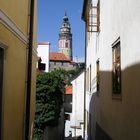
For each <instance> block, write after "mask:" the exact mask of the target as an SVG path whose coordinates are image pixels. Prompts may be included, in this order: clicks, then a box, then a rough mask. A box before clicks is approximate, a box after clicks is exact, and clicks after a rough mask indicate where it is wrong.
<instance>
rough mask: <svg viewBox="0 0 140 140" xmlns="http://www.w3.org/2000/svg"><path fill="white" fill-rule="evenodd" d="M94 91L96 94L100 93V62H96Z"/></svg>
mask: <svg viewBox="0 0 140 140" xmlns="http://www.w3.org/2000/svg"><path fill="white" fill-rule="evenodd" d="M96 89H97V92H99V91H100V61H99V59H98V60H97V61H96Z"/></svg>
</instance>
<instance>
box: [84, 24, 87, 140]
mask: <svg viewBox="0 0 140 140" xmlns="http://www.w3.org/2000/svg"><path fill="white" fill-rule="evenodd" d="M85 23H86V22H85ZM86 24H87V23H86ZM86 24H85V76H84V132H83V138H84V140H85V130H86V127H85V122H86V67H87V30H86V27H87V26H86Z"/></svg>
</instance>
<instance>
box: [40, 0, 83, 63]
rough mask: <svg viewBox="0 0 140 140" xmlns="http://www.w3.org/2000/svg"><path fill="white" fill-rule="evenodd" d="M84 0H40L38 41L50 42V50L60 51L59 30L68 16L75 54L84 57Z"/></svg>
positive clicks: (79, 57)
mask: <svg viewBox="0 0 140 140" xmlns="http://www.w3.org/2000/svg"><path fill="white" fill-rule="evenodd" d="M82 7H83V0H38V15H37V16H38V23H37V26H38V29H37V41H38V42H50V43H51V47H50V51H58V39H59V31H60V27H61V24H62V20H63V16H64V14H65V11H67V16H68V18H69V21H70V24H71V31H72V34H73V56H74V57H76V56H77V59H78V61H80V60H81V59H82V58H83V57H84V44H85V43H84V42H85V39H84V21H83V20H82V19H81V13H82Z"/></svg>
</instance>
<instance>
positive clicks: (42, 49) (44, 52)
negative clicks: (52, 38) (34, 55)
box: [37, 43, 50, 72]
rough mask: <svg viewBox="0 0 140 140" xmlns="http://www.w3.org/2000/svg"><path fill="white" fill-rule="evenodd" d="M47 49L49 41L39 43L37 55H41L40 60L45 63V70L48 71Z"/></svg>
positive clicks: (48, 48)
mask: <svg viewBox="0 0 140 140" xmlns="http://www.w3.org/2000/svg"><path fill="white" fill-rule="evenodd" d="M49 50H50V43H46V44H39V45H38V47H37V52H38V57H41V60H42V61H41V62H42V63H45V64H46V69H45V72H49Z"/></svg>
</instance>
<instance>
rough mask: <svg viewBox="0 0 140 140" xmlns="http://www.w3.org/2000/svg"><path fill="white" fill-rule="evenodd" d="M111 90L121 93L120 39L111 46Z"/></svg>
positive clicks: (114, 92)
mask: <svg viewBox="0 0 140 140" xmlns="http://www.w3.org/2000/svg"><path fill="white" fill-rule="evenodd" d="M112 59H113V60H112V61H113V70H112V90H113V94H120V93H121V54H120V41H119V42H118V43H117V44H115V45H114V46H113V48H112Z"/></svg>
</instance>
